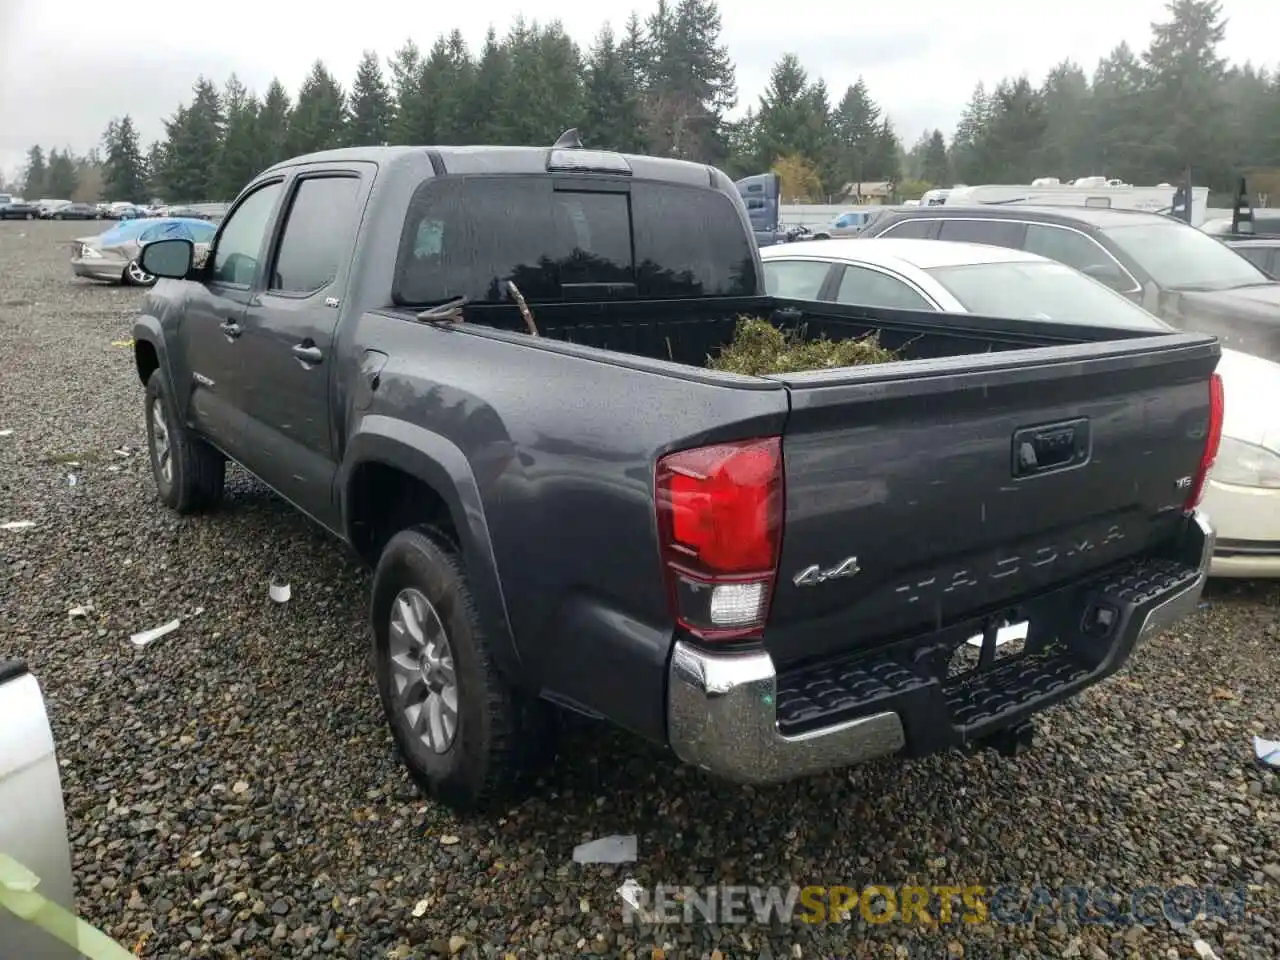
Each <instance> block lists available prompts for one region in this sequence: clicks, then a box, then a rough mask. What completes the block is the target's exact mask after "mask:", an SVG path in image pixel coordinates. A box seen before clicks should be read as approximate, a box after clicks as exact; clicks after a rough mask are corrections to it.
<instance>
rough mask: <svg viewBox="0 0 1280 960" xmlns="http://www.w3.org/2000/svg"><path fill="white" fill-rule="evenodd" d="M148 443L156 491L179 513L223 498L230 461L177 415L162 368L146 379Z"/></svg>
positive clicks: (211, 503)
mask: <svg viewBox="0 0 1280 960" xmlns="http://www.w3.org/2000/svg"><path fill="white" fill-rule="evenodd" d="M146 396H147V447H148V449H149V450H150V453H151V472H152V475H153V476H154V477H155V481H156V491H157V492H158V493H159V494H160V499H161V500H162V501H163V502H164V504H165V506H167V507H168V508H169V509H171V510H174V511H176V512H177V513H184V514H185V513H196V512H198V511H200V510H207V509H208V508H210V507H212V506H215V505H216V504H217V503H218V501H219V500H221V499H222V488H223V484H224V483H225V482H226V475H227V461H226V459H225V458H224V457H223V456H222V454H221V453H219V452H218V451H217V450H215V449H214V448H213V447H211V446H209V445H208V444H207V443H205V442H204V441H203V440H202V439H200V437H198V436H197V435H196V434H195V433H193V432H192V431H191V430H188V429H187V427H186V426H185V425H184V424H183V423H182V422H181V421H180V420H179V419H178V415H177V413H176V412H175V410H174V408H173V401H172V398H171V396H170V394H169V388H168V385H167V384H166V383H165V381H164V374H163V373H162V372H161V371H160V370H158V369H157V370H155V371H153V372H152V374H151V376H150V377H149V378H148V380H147V394H146Z"/></svg>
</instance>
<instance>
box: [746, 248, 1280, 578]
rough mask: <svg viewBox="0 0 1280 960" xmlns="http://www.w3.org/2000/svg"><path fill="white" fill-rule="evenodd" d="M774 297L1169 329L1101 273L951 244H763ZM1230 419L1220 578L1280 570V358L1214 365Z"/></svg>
mask: <svg viewBox="0 0 1280 960" xmlns="http://www.w3.org/2000/svg"><path fill="white" fill-rule="evenodd" d="M760 256H761V257H762V258H763V260H764V277H765V286H766V287H767V288H768V291H769V293H770V294H772V295H773V296H778V297H788V298H792V299H797V300H828V301H834V302H836V303H856V304H865V305H867V306H875V307H890V308H896V309H899V310H933V311H941V312H944V313H975V314H981V315H984V316H990V317H1025V318H1027V319H1035V320H1052V321H1055V322H1057V323H1079V324H1102V325H1105V326H1113V327H1134V328H1139V329H1152V330H1171V329H1173V328H1172V327H1170V326H1169V325H1168V324H1166V323H1165V322H1164V321H1162V320H1158V319H1157V318H1156V317H1154V316H1152V315H1151V314H1150V313H1148V312H1147V311H1145V310H1143V309H1142V308H1141V307H1139V306H1138V305H1136V304H1135V303H1133V302H1132V301H1130V300H1128V299H1126V298H1125V297H1123V296H1121V295H1120V294H1118V293H1116V292H1114V291H1112V290H1110V289H1109V288H1107V287H1105V286H1103V285H1102V284H1100V283H1098V282H1097V281H1095V280H1092V279H1090V278H1089V277H1086V276H1085V275H1084V274H1082V273H1078V272H1076V271H1075V270H1073V269H1071V268H1070V267H1067V266H1064V265H1062V264H1060V263H1058V262H1057V261H1054V260H1048V259H1046V258H1044V257H1041V256H1037V255H1036V254H1033V253H1027V252H1025V251H1022V250H1012V249H1007V248H1004V247H996V246H988V245H985V244H973V243H954V242H948V241H943V240H893V239H879V238H857V239H845V240H814V241H811V242H809V243H803V244H782V245H779V246H774V247H765V248H763V249H761V251H760ZM1218 373H1220V374H1221V375H1222V385H1223V394H1224V396H1225V401H1226V408H1225V422H1224V424H1223V435H1222V446H1221V448H1220V450H1219V452H1218V459H1217V461H1216V463H1215V464H1214V467H1213V470H1212V472H1211V473H1210V474H1209V483H1208V486H1207V488H1206V490H1205V494H1204V501H1203V504H1202V509H1203V510H1204V511H1205V513H1207V514H1208V515H1209V519H1210V520H1211V521H1212V523H1213V525H1214V527H1215V528H1216V529H1217V533H1218V542H1217V549H1216V552H1215V554H1214V557H1213V564H1212V567H1211V568H1210V575H1212V576H1216V577H1280V364H1276V363H1273V362H1271V361H1270V360H1263V359H1261V358H1259V357H1254V356H1251V355H1249V354H1244V353H1238V352H1236V351H1235V350H1226V349H1224V350H1223V351H1222V359H1221V360H1220V361H1219V363H1218Z"/></svg>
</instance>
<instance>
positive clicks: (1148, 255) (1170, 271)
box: [1102, 221, 1270, 290]
mask: <svg viewBox="0 0 1280 960" xmlns="http://www.w3.org/2000/svg"><path fill="white" fill-rule="evenodd" d="M1102 232H1103V233H1104V234H1106V236H1107V237H1109V238H1110V239H1111V240H1113V241H1114V242H1115V244H1116V246H1118V247H1119V248H1120V249H1121V250H1123V251H1124V252H1125V253H1127V254H1128V255H1129V256H1130V257H1132V258H1133V260H1134V262H1135V263H1137V264H1138V266H1140V267H1142V269H1143V270H1145V271H1146V272H1147V273H1149V274H1150V275H1151V279H1152V280H1154V281H1155V282H1156V283H1157V284H1159V285H1160V286H1162V287H1164V288H1165V289H1167V290H1230V289H1231V288H1233V287H1244V286H1249V285H1251V284H1258V283H1268V282H1270V281H1269V278H1268V277H1267V275H1266V274H1264V273H1263V272H1262V271H1261V270H1259V269H1258V268H1257V267H1255V266H1254V265H1253V264H1251V263H1250V262H1249V261H1248V260H1246V259H1245V258H1244V257H1242V256H1240V254H1238V253H1236V252H1235V251H1234V250H1232V249H1231V248H1230V247H1228V246H1226V245H1225V244H1224V243H1222V242H1221V241H1219V240H1215V239H1214V238H1213V237H1211V236H1209V235H1208V234H1205V233H1202V232H1201V231H1199V230H1197V229H1195V228H1194V227H1189V226H1187V225H1186V224H1182V223H1174V222H1173V221H1170V222H1169V223H1141V224H1134V225H1132V226H1124V227H1108V228H1107V229H1105V230H1103V231H1102Z"/></svg>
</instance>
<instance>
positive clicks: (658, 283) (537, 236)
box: [393, 175, 759, 306]
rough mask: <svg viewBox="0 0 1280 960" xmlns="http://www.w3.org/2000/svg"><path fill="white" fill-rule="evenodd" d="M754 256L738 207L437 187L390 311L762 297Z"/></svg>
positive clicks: (508, 180)
mask: <svg viewBox="0 0 1280 960" xmlns="http://www.w3.org/2000/svg"><path fill="white" fill-rule="evenodd" d="M755 262H756V261H755V248H754V245H753V244H752V241H751V237H750V235H749V234H748V233H747V232H746V231H745V230H744V229H743V225H742V221H741V219H740V217H739V215H738V211H737V209H736V206H735V204H734V203H733V201H732V200H731V199H730V198H729V197H727V196H724V195H722V194H720V193H719V192H717V191H714V190H711V189H700V188H697V187H687V186H684V185H680V184H668V183H661V182H655V181H646V180H636V181H634V182H633V181H630V180H628V181H602V180H601V178H591V179H587V178H580V179H577V178H572V177H554V178H553V177H549V176H545V175H542V176H539V175H533V176H523V175H506V176H461V177H440V178H437V179H431V180H427V181H425V182H424V183H423V184H422V185H421V186H419V187H418V189H417V191H416V192H415V194H414V196H413V199H412V200H411V201H410V204H409V211H408V215H407V217H406V220H405V224H404V229H403V232H402V235H401V241H400V248H399V252H398V255H397V260H396V271H395V280H394V287H393V299H394V301H395V302H396V303H398V304H402V305H414V306H424V305H431V304H436V303H443V302H445V301H448V300H452V299H454V298H456V297H467V298H468V299H470V300H471V301H472V302H480V303H484V302H487V303H497V302H505V301H507V300H509V293H508V290H507V286H506V285H507V283H508V282H514V283H515V285H516V286H517V287H518V288H519V290H520V293H521V294H522V295H523V296H524V298H525V299H526V300H528V301H530V302H534V301H543V302H547V301H557V300H583V299H610V298H632V299H664V298H672V299H674V298H681V299H683V298H690V297H738V296H755V295H757V294H758V293H759V286H758V278H757V276H756V267H755Z"/></svg>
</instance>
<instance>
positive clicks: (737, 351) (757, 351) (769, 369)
mask: <svg viewBox="0 0 1280 960" xmlns="http://www.w3.org/2000/svg"><path fill="white" fill-rule="evenodd" d="M896 359H898V356H897V354H896V353H894V352H893V351H892V350H889V349H887V348H886V347H882V346H880V338H879V336H878V335H877V334H874V333H873V334H870V335H869V336H865V337H858V338H856V339H850V340H828V339H827V338H826V337H817V338H815V339H812V340H805V339H804V331H803V329H801V330H797V331H792V332H785V331H782V330H779V329H778V328H777V327H775V326H774V325H773V324H772V323H770V322H769V321H768V320H763V319H761V318H760V317H749V316H741V317H739V318H738V326H737V329H735V330H734V333H733V340H731V341H730V342H729V345H728V346H726V347H724V348H723V349H721V351H720V355H719V356H718V357H708V358H707V366H708V367H710V368H711V369H712V370H725V371H728V372H730V373H742V374H747V375H750V376H763V375H766V374H771V373H800V372H803V371H805V370H825V369H828V368H831V367H856V366H860V365H862V364H867V363H888V362H889V361H891V360H896Z"/></svg>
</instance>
